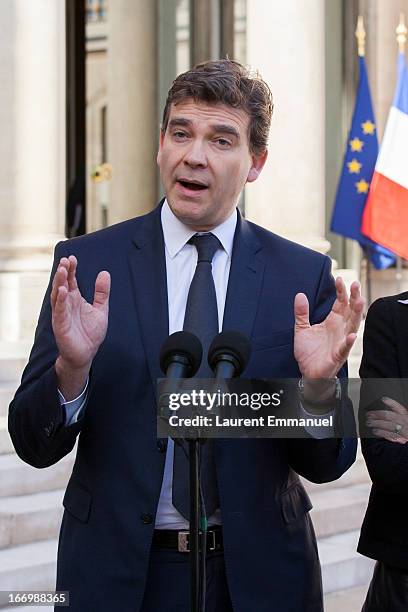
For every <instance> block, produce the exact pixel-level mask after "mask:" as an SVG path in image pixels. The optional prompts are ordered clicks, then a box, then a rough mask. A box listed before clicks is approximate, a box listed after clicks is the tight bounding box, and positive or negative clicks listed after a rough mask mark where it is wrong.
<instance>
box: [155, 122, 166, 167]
mask: <svg viewBox="0 0 408 612" xmlns="http://www.w3.org/2000/svg"><path fill="white" fill-rule="evenodd" d="M163 140H164V132H163V129H160V140H159V150H158V151H157V157H156V161H157V165H158V166H160V160H161V151H162V148H163Z"/></svg>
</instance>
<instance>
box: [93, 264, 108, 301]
mask: <svg viewBox="0 0 408 612" xmlns="http://www.w3.org/2000/svg"><path fill="white" fill-rule="evenodd" d="M110 285H111V277H110V274H109V272H106V271H105V270H104V271H103V272H99V274H98V276H97V277H96V281H95V293H94V300H93V306H94V307H95V308H97V309H98V310H103V309H105V308H107V307H108V305H109V294H110Z"/></svg>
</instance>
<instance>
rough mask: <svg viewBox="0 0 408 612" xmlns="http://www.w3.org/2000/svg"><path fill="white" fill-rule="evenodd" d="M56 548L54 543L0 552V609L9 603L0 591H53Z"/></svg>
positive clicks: (27, 545) (52, 541)
mask: <svg viewBox="0 0 408 612" xmlns="http://www.w3.org/2000/svg"><path fill="white" fill-rule="evenodd" d="M57 546H58V542H57V540H45V541H41V542H35V543H33V544H25V545H22V546H15V547H13V548H5V549H3V550H0V608H1V607H2V606H3V607H7V605H8V603H9V602H8V598H7V593H1V591H6V592H7V591H52V590H54V589H55V575H56V573H55V571H56V559H57ZM17 609H18V608H17Z"/></svg>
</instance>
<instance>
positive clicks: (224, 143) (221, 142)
mask: <svg viewBox="0 0 408 612" xmlns="http://www.w3.org/2000/svg"><path fill="white" fill-rule="evenodd" d="M216 142H217V144H219V145H220V146H221V147H222V148H223V149H226V148H227V147H230V146H231V143H230V141H229V140H226V139H225V138H217V140H216Z"/></svg>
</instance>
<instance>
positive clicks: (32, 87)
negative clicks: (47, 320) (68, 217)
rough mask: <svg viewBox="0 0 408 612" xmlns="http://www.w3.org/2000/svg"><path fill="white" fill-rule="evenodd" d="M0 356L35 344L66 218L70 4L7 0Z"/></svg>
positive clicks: (1, 56)
mask: <svg viewBox="0 0 408 612" xmlns="http://www.w3.org/2000/svg"><path fill="white" fill-rule="evenodd" d="M0 22H1V23H3V24H7V27H4V28H3V32H2V36H1V38H0V67H1V68H0V70H1V82H2V94H1V96H0V125H1V130H2V137H1V139H0V164H1V169H2V171H1V173H0V358H1V355H2V354H3V352H4V350H5V348H4V347H5V346H7V345H8V344H12V345H13V346H17V345H18V346H20V347H23V348H21V350H22V351H23V352H24V351H25V350H26V347H27V346H28V345H29V344H30V343H31V340H32V335H33V331H34V326H35V322H36V320H37V316H38V312H39V308H40V304H41V299H42V296H43V293H44V289H45V286H46V283H47V280H48V277H49V271H50V268H51V261H52V251H53V247H54V245H55V243H56V242H57V241H58V240H61V239H62V238H63V237H64V236H63V230H64V220H65V3H64V0H36V2H26V1H25V0H2V1H1V2H0Z"/></svg>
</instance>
